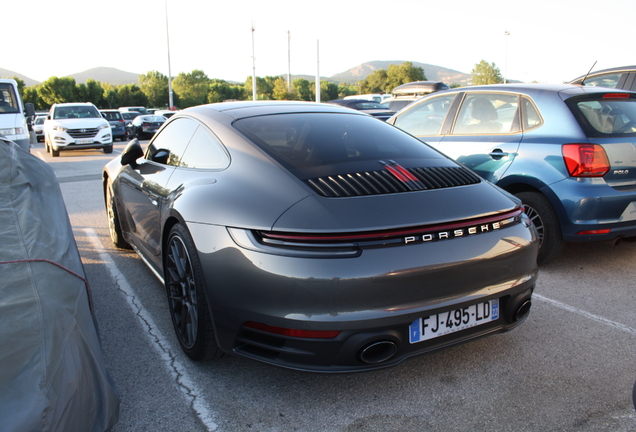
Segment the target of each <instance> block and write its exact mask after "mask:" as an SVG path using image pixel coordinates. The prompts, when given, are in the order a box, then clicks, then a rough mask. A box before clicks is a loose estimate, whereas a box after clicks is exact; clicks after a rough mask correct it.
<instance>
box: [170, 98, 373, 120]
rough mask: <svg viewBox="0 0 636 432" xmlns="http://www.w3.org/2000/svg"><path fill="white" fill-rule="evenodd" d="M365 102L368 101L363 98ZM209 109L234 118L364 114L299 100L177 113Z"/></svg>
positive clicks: (228, 104)
mask: <svg viewBox="0 0 636 432" xmlns="http://www.w3.org/2000/svg"><path fill="white" fill-rule="evenodd" d="M365 102H368V101H366V100H365ZM210 110H212V111H216V112H219V113H223V114H226V115H228V116H230V117H233V118H236V119H239V118H246V117H253V116H260V115H268V114H283V113H342V114H349V115H366V114H364V113H362V112H360V111H354V110H352V109H350V108H345V107H341V106H339V105H334V104H327V103H316V102H300V101H236V102H220V103H215V104H208V105H199V106H196V107H191V108H186V109H185V110H181V111H179V114H182V113H184V114H187V113H193V112H198V113H200V114H204V115H205V114H206V113H208V112H209V111H210ZM173 117H175V116H173ZM171 118H172V117H171Z"/></svg>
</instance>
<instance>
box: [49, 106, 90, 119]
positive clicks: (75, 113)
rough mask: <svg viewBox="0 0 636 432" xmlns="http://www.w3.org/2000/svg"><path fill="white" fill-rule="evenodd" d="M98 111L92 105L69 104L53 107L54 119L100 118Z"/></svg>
mask: <svg viewBox="0 0 636 432" xmlns="http://www.w3.org/2000/svg"><path fill="white" fill-rule="evenodd" d="M100 117H101V116H100V115H99V112H98V111H97V109H95V107H93V106H70V107H57V108H56V109H55V114H54V116H53V118H54V119H56V120H57V119H70V118H100Z"/></svg>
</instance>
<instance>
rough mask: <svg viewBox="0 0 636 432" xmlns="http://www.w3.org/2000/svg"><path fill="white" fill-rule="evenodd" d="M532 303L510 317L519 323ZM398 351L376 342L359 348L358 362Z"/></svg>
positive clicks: (523, 304) (370, 361)
mask: <svg viewBox="0 0 636 432" xmlns="http://www.w3.org/2000/svg"><path fill="white" fill-rule="evenodd" d="M531 306H532V301H530V299H526V300H524V301H523V302H521V304H520V305H519V307H517V310H516V311H515V312H514V314H513V315H512V319H513V320H514V321H515V322H516V321H520V320H522V319H524V318H525V317H527V316H528V314H529V313H530V307H531ZM397 351H398V346H397V344H396V343H395V342H394V341H391V340H377V341H374V342H371V343H370V344H367V345H365V346H364V347H362V348H360V350H359V351H358V360H359V361H361V362H362V363H367V364H378V363H383V362H385V361H387V360H390V359H391V357H393V356H394V355H395V354H396V353H397Z"/></svg>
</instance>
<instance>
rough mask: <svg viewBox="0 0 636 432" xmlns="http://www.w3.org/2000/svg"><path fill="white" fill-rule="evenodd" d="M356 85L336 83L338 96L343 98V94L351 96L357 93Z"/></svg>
mask: <svg viewBox="0 0 636 432" xmlns="http://www.w3.org/2000/svg"><path fill="white" fill-rule="evenodd" d="M358 88H359V87H358V85H357V84H345V83H340V84H338V97H339V98H341V99H342V98H344V97H345V96H351V95H354V94H358Z"/></svg>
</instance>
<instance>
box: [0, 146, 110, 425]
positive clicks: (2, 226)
mask: <svg viewBox="0 0 636 432" xmlns="http://www.w3.org/2000/svg"><path fill="white" fill-rule="evenodd" d="M16 261H17V262H16ZM71 272H72V273H71ZM73 273H74V274H73ZM84 277H85V274H84V269H83V267H82V262H81V260H80V256H79V252H78V250H77V245H76V243H75V239H74V238H73V232H72V230H71V225H70V222H69V219H68V215H67V213H66V207H65V206H64V201H63V199H62V193H61V191H60V187H59V184H58V182H57V179H56V178H55V175H54V174H53V171H52V170H51V168H50V167H49V166H48V165H47V164H46V163H44V162H42V161H41V160H39V159H38V158H37V157H35V156H33V155H31V154H29V153H28V152H26V151H24V150H23V149H21V148H20V147H18V146H17V145H15V144H14V143H12V142H7V141H5V140H3V139H0V430H2V431H11V432H13V431H16V432H17V431H19V432H26V431H67V432H71V431H107V430H109V429H111V428H112V427H113V426H114V425H115V423H117V420H118V418H119V396H118V394H117V390H116V388H115V385H114V383H113V381H112V379H111V377H110V376H109V375H108V372H107V371H106V368H105V366H104V360H103V354H102V350H101V345H100V340H99V335H98V332H97V328H96V325H95V321H94V316H93V314H92V311H91V309H90V306H89V302H90V300H89V295H90V293H89V292H88V286H87V284H86V283H85V281H84V279H83V278H84Z"/></svg>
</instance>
